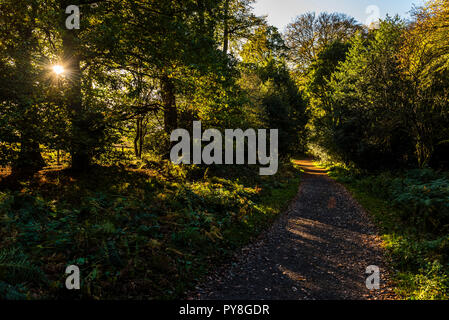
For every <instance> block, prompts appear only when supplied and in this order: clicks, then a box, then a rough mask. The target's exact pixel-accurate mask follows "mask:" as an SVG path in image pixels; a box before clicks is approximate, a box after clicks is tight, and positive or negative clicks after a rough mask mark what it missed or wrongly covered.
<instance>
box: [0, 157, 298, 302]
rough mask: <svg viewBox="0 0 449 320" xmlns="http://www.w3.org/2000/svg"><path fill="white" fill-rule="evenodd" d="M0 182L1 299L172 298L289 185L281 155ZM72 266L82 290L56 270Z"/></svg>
mask: <svg viewBox="0 0 449 320" xmlns="http://www.w3.org/2000/svg"><path fill="white" fill-rule="evenodd" d="M131 167H132V168H133V169H130V168H129V167H128V168H125V167H96V168H94V169H93V170H92V171H91V172H90V173H89V174H87V175H85V176H82V177H77V178H74V177H72V176H70V174H68V173H67V172H64V171H52V172H51V171H50V172H44V173H41V174H40V175H38V176H36V177H35V178H34V180H32V181H30V182H21V183H20V188H18V189H17V188H16V189H10V188H8V187H7V186H5V185H3V186H2V184H1V183H0V238H1V239H2V240H1V243H0V297H2V298H4V299H64V298H79V299H176V298H182V297H184V295H185V293H186V292H187V291H189V290H190V289H192V288H193V286H194V285H195V284H196V283H197V282H198V281H201V280H202V279H203V277H204V276H205V275H206V274H207V272H208V271H210V270H211V268H213V267H214V266H216V265H217V264H219V263H220V262H222V261H223V260H224V259H226V258H227V257H229V255H230V254H232V252H234V251H235V250H236V249H237V248H239V247H241V246H242V245H244V244H246V243H248V242H249V241H250V240H251V239H252V238H253V237H254V236H257V235H258V234H259V233H260V232H261V231H263V230H264V229H265V228H267V227H268V226H269V225H270V224H271V223H272V222H273V220H274V219H275V218H276V217H277V216H278V214H279V213H280V212H281V210H282V209H283V208H284V206H285V205H286V203H287V202H288V201H289V200H291V199H292V198H293V197H294V196H295V194H296V192H297V189H298V185H299V174H298V170H297V169H296V168H294V166H293V165H292V164H291V163H290V162H285V163H283V164H282V165H281V167H280V169H279V172H278V174H277V175H276V176H273V177H260V176H258V175H257V172H258V171H257V168H250V167H231V166H228V167H226V168H224V169H221V168H208V169H207V168H199V167H180V166H174V165H172V164H171V163H169V162H163V163H162V162H151V161H146V162H144V161H141V162H136V163H135V164H134V165H133V166H131ZM68 265H77V266H78V267H79V268H80V270H81V290H79V291H69V290H67V289H66V288H65V279H66V276H67V275H66V274H65V269H66V267H67V266H68Z"/></svg>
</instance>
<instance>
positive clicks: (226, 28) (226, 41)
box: [223, 0, 229, 54]
mask: <svg viewBox="0 0 449 320" xmlns="http://www.w3.org/2000/svg"><path fill="white" fill-rule="evenodd" d="M223 20H224V21H223V29H224V32H223V52H224V53H226V54H227V53H228V48H229V0H226V1H225V8H224V19H223Z"/></svg>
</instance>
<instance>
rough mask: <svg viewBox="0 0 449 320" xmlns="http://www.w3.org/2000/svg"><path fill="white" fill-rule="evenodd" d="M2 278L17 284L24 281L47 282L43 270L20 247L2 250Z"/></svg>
mask: <svg viewBox="0 0 449 320" xmlns="http://www.w3.org/2000/svg"><path fill="white" fill-rule="evenodd" d="M0 280H2V281H6V282H8V283H12V284H17V283H23V282H35V283H36V282H45V281H46V277H45V274H44V273H43V272H42V270H41V269H40V268H39V267H37V266H34V265H33V264H32V263H31V262H30V261H29V260H28V257H27V256H26V255H25V254H24V253H23V252H22V251H20V250H19V249H17V248H14V249H3V250H1V251H0Z"/></svg>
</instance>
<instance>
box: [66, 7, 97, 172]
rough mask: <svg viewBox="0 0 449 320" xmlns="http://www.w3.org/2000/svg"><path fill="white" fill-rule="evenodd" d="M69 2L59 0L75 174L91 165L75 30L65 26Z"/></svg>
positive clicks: (79, 58) (71, 148) (71, 151)
mask: <svg viewBox="0 0 449 320" xmlns="http://www.w3.org/2000/svg"><path fill="white" fill-rule="evenodd" d="M69 2H71V1H67V0H60V5H61V8H60V9H61V13H62V19H61V20H62V25H61V28H62V30H63V31H62V46H63V54H64V59H63V63H64V65H65V68H66V69H67V71H68V72H69V77H70V78H69V80H70V81H69V85H68V87H67V88H66V96H65V98H66V103H67V106H68V109H69V114H70V118H71V122H72V139H71V146H70V153H71V158H72V170H73V171H74V172H76V173H82V172H85V171H87V169H88V168H89V166H90V163H91V156H90V152H89V148H88V141H89V138H90V136H89V132H88V130H89V128H88V127H89V125H88V122H87V121H86V119H84V110H83V104H82V92H81V57H80V49H79V43H78V39H77V32H78V31H77V30H68V29H67V28H66V26H65V21H66V18H67V15H66V14H65V10H66V8H67V6H69V5H70V3H69Z"/></svg>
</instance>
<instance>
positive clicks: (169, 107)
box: [161, 76, 178, 135]
mask: <svg viewBox="0 0 449 320" xmlns="http://www.w3.org/2000/svg"><path fill="white" fill-rule="evenodd" d="M161 89H162V102H163V105H164V129H165V132H167V133H168V134H169V135H170V134H171V133H172V132H173V130H175V129H177V128H178V110H177V109H176V96H175V86H174V84H173V80H172V79H170V78H169V77H168V76H164V77H163V78H162V81H161Z"/></svg>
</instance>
